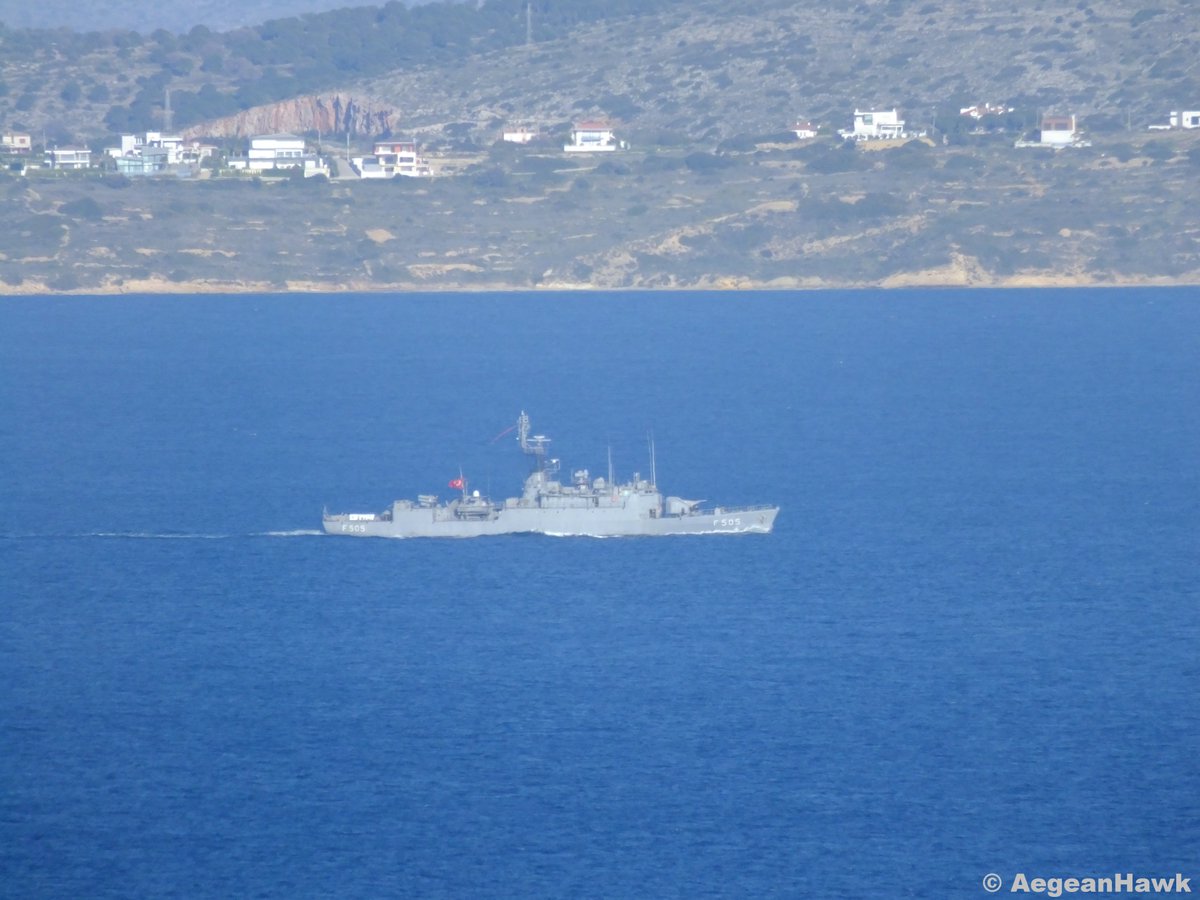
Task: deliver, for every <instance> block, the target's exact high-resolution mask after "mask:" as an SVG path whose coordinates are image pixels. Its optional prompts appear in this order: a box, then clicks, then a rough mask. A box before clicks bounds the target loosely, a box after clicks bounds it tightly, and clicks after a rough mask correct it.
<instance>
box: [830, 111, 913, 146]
mask: <svg viewBox="0 0 1200 900" xmlns="http://www.w3.org/2000/svg"><path fill="white" fill-rule="evenodd" d="M838 134H840V135H841V136H842V137H844V138H849V139H851V140H855V141H880V140H895V139H897V138H903V137H907V133H906V132H905V130H904V120H903V119H901V118H900V113H899V112H898V111H897V110H895V109H883V110H878V109H871V110H861V109H856V110H855V111H854V128H853V129H851V130H849V131H845V130H843V131H839V132H838Z"/></svg>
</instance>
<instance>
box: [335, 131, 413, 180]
mask: <svg viewBox="0 0 1200 900" xmlns="http://www.w3.org/2000/svg"><path fill="white" fill-rule="evenodd" d="M350 165H351V166H353V167H354V170H355V171H356V172H358V177H359V178H395V177H396V176H397V175H402V176H404V177H407V178H425V177H428V176H430V175H432V174H433V170H432V169H431V168H430V167H429V164H428V163H427V162H426V161H425V160H424V159H422V158H421V157H420V156H418V155H417V142H416V141H408V140H387V141H376V142H375V152H374V154H373V155H372V156H356V157H354V158H353V159H351V160H350Z"/></svg>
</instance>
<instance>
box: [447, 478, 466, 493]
mask: <svg viewBox="0 0 1200 900" xmlns="http://www.w3.org/2000/svg"><path fill="white" fill-rule="evenodd" d="M450 487H452V488H454V489H455V490H456V491H461V490H462V488H463V480H462V479H461V478H455V479H454V480H453V481H451V482H450Z"/></svg>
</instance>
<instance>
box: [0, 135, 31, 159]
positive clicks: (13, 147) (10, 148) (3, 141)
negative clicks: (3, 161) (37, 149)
mask: <svg viewBox="0 0 1200 900" xmlns="http://www.w3.org/2000/svg"><path fill="white" fill-rule="evenodd" d="M32 151H33V144H32V143H31V142H30V138H29V135H27V134H0V153H21V154H25V153H30V152H32Z"/></svg>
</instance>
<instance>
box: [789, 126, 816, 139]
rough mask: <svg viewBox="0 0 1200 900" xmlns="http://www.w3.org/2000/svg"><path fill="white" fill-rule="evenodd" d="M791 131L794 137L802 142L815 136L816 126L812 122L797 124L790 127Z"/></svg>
mask: <svg viewBox="0 0 1200 900" xmlns="http://www.w3.org/2000/svg"><path fill="white" fill-rule="evenodd" d="M792 131H794V132H795V133H796V137H797V138H799V139H800V140H802V141H805V140H808V139H809V138H815V137H816V136H817V126H816V125H814V124H813V123H812V122H797V123H796V124H795V125H793V126H792Z"/></svg>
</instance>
